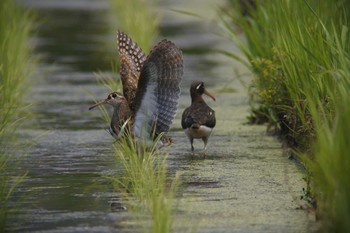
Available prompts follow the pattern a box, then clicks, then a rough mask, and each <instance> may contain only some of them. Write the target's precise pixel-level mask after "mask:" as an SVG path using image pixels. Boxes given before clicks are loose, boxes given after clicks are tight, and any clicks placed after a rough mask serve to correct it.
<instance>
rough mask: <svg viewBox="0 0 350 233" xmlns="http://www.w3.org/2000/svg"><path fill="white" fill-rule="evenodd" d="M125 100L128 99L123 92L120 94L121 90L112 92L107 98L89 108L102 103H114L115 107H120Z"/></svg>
mask: <svg viewBox="0 0 350 233" xmlns="http://www.w3.org/2000/svg"><path fill="white" fill-rule="evenodd" d="M123 101H126V99H125V97H124V96H123V95H122V94H120V93H119V92H112V93H110V94H109V95H108V96H107V98H106V99H104V100H102V101H100V102H98V103H96V104H94V105H92V106H91V107H90V108H89V110H91V109H93V108H95V107H97V106H99V105H102V104H109V105H112V106H113V107H118V106H119V105H120V104H121V103H122V102H123Z"/></svg>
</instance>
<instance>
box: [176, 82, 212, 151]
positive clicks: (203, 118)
mask: <svg viewBox="0 0 350 233" xmlns="http://www.w3.org/2000/svg"><path fill="white" fill-rule="evenodd" d="M190 93H191V106H189V107H188V108H186V109H185V111H184V112H183V114H182V121H181V125H182V128H183V129H184V130H185V133H186V135H187V137H188V138H189V140H190V143H191V150H192V151H193V150H194V147H193V139H194V138H200V139H202V140H203V142H204V150H206V147H207V143H208V139H209V137H210V134H211V132H212V130H213V128H214V127H215V124H216V118H215V111H214V110H213V109H211V108H210V107H209V106H208V105H207V104H206V102H205V101H204V99H203V97H202V95H203V94H205V95H207V96H209V97H211V98H212V99H213V100H214V101H215V97H214V96H213V95H212V94H210V93H209V92H208V91H207V90H206V89H205V86H204V83H203V82H199V81H194V82H193V83H192V85H191V88H190Z"/></svg>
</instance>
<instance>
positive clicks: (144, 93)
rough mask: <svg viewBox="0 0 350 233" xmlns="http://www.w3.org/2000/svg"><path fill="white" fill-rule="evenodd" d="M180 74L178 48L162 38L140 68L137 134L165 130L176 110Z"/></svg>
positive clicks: (136, 105)
mask: <svg viewBox="0 0 350 233" xmlns="http://www.w3.org/2000/svg"><path fill="white" fill-rule="evenodd" d="M182 76H183V58H182V53H181V51H180V50H179V49H178V48H177V47H176V46H175V44H174V43H172V42H171V41H168V40H162V41H161V42H159V43H158V44H157V45H156V46H155V47H154V48H153V50H152V51H151V53H150V55H149V56H148V57H147V59H146V61H145V63H144V66H143V67H142V70H141V76H140V80H139V85H138V90H137V94H136V99H135V107H134V109H135V123H134V133H135V135H136V136H137V137H144V136H147V137H148V136H150V135H152V134H153V132H154V133H155V136H158V135H159V134H160V133H162V132H168V130H169V128H170V126H171V124H172V121H173V119H174V117H175V114H176V111H177V106H178V99H179V96H180V87H179V86H180V82H181V80H182Z"/></svg>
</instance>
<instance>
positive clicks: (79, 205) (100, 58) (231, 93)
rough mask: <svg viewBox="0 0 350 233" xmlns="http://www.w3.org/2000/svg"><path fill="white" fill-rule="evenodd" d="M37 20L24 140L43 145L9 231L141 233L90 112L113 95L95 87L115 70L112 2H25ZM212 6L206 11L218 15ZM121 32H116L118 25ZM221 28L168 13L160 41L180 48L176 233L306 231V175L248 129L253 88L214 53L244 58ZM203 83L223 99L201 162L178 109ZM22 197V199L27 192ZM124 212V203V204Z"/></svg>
mask: <svg viewBox="0 0 350 233" xmlns="http://www.w3.org/2000/svg"><path fill="white" fill-rule="evenodd" d="M24 2H25V5H26V6H28V7H33V8H35V10H36V11H37V12H38V16H39V18H40V20H41V23H40V24H39V25H38V27H39V32H38V34H37V35H36V37H35V39H34V41H35V43H36V48H37V49H36V51H37V53H38V54H39V55H40V56H41V60H40V68H39V72H38V74H37V80H36V83H35V85H34V86H33V88H32V89H31V94H30V102H34V107H33V111H34V118H35V120H34V121H33V122H30V124H27V125H26V128H25V129H24V130H23V131H22V133H21V135H22V136H23V137H24V138H35V137H38V139H36V141H37V143H35V145H34V146H33V148H32V149H31V150H30V152H29V153H28V155H27V156H26V157H25V158H24V159H23V160H22V169H23V170H24V171H27V172H28V175H27V177H26V179H25V182H24V183H23V184H22V186H21V193H22V194H24V195H20V194H19V197H20V198H21V199H20V200H21V201H20V205H19V207H18V209H19V214H18V215H17V216H16V218H15V219H13V221H12V223H11V225H10V226H9V230H13V231H15V232H134V231H136V230H137V229H136V228H135V225H136V224H133V220H132V216H131V214H130V213H128V211H125V210H124V209H123V208H122V204H120V205H119V196H118V193H115V192H113V188H112V186H111V185H110V183H109V179H108V176H110V175H112V174H116V175H117V174H118V172H120V171H118V168H115V167H114V163H113V150H112V148H111V144H112V142H113V139H112V138H111V137H110V135H109V134H108V133H107V132H106V131H105V130H103V128H104V127H105V123H104V122H103V121H102V120H101V119H100V118H99V117H98V114H97V113H93V112H89V111H88V106H89V105H90V104H91V103H92V97H91V96H90V94H89V93H91V94H93V95H94V96H96V97H100V98H103V97H104V96H105V95H106V94H107V93H108V92H109V91H108V90H106V89H105V88H104V87H103V86H101V85H98V84H97V83H96V76H95V74H94V72H97V71H101V72H107V73H108V72H110V63H111V59H112V57H113V56H114V53H116V52H117V51H116V48H115V47H111V48H108V47H107V46H106V44H107V43H106V41H110V40H111V37H113V36H114V35H111V32H110V31H109V26H108V24H109V23H110V22H108V18H107V17H104V16H106V15H107V11H108V3H107V1H93V0H71V1H68V0H65V1H45V0H26V1H24ZM207 2H208V6H204V7H202V9H201V10H200V11H201V12H200V14H202V15H206V16H207V17H209V18H210V17H211V16H212V15H214V14H215V5H213V4H211V3H210V1H207ZM200 3H202V2H198V1H177V2H176V3H173V2H171V1H165V2H164V3H163V5H164V7H165V8H167V9H170V8H175V9H176V8H177V9H187V10H193V11H196V10H198V9H197V7H196V6H197V5H198V4H200ZM116 30H117V28H116ZM216 33H218V29H214V26H213V25H211V24H210V23H205V22H203V20H200V19H198V18H195V17H191V16H185V15H181V14H178V13H175V12H172V11H169V10H167V11H165V14H164V20H163V22H162V24H161V36H162V37H166V38H168V39H170V40H172V41H174V42H175V43H176V44H177V45H178V46H179V47H180V48H181V49H182V50H183V51H184V59H185V76H184V79H183V83H182V96H181V98H180V104H179V112H178V114H177V117H176V120H175V122H174V125H173V130H172V132H171V136H172V137H173V139H174V142H175V143H174V145H173V146H171V147H170V148H167V151H168V152H169V161H168V163H169V170H170V172H173V173H175V172H176V171H180V172H181V173H182V174H183V176H182V181H183V186H182V189H181V193H180V194H179V197H178V200H177V203H178V208H177V211H176V213H175V231H176V232H177V231H178V232H183V231H188V230H191V229H192V230H193V231H194V232H309V229H310V226H311V225H312V221H311V220H310V217H309V216H308V214H307V213H306V211H305V210H303V209H301V208H300V206H302V205H303V203H302V202H301V201H300V200H299V199H300V196H301V195H302V191H301V190H302V188H303V187H304V186H305V183H304V182H303V180H302V178H303V174H302V170H301V169H300V168H299V167H298V166H297V165H296V164H294V163H293V162H291V161H290V160H288V159H287V158H285V157H284V156H283V155H282V151H281V147H280V144H279V143H278V142H277V141H276V140H275V139H273V138H272V137H268V136H267V135H266V133H265V127H264V126H251V125H247V124H246V116H247V115H248V114H249V107H248V97H247V93H246V89H244V88H243V86H242V85H241V84H240V82H239V80H238V79H237V77H235V74H237V73H238V74H240V75H241V77H240V78H243V79H245V78H247V77H248V76H249V75H248V76H247V75H246V74H247V73H248V71H247V70H246V69H245V68H244V67H242V66H241V65H240V64H238V63H234V62H233V61H231V60H228V59H227V58H225V57H223V56H220V55H218V54H214V53H213V52H210V49H212V48H222V49H228V50H230V51H237V49H236V48H234V47H233V45H232V44H231V43H229V42H228V41H227V40H225V39H223V38H222V37H220V36H219V35H217V34H216ZM195 79H198V80H203V81H205V82H206V84H207V85H206V86H207V88H208V90H210V91H211V92H212V93H214V94H215V95H216V97H217V102H213V101H211V100H209V99H208V100H207V101H208V104H209V105H210V106H212V107H213V108H214V109H215V110H216V114H217V119H218V123H217V126H216V128H215V132H214V134H213V136H212V138H211V139H210V142H209V145H208V151H207V153H206V154H205V155H204V154H203V151H202V147H203V145H202V142H201V141H196V142H195V148H196V149H197V150H196V151H195V153H194V154H191V153H190V145H189V142H188V139H187V138H186V137H185V135H184V133H183V132H182V131H181V128H180V117H181V113H182V111H183V109H184V108H185V107H186V106H188V105H189V104H190V97H189V85H190V83H191V82H192V81H193V80H195ZM23 196H24V197H23ZM119 207H120V208H119Z"/></svg>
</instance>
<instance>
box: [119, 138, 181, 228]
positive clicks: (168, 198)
mask: <svg viewBox="0 0 350 233" xmlns="http://www.w3.org/2000/svg"><path fill="white" fill-rule="evenodd" d="M133 140H134V139H133V138H132V137H131V136H130V135H128V136H126V137H124V138H122V139H121V140H120V141H119V142H117V144H116V145H115V149H116V152H117V155H116V157H115V158H116V163H117V165H118V167H121V169H122V171H123V172H122V175H121V177H117V178H115V179H114V181H115V186H116V187H117V188H118V189H121V190H123V191H124V193H125V195H126V198H125V200H127V199H130V200H131V203H129V204H130V205H129V206H130V207H134V208H132V209H133V210H134V211H136V212H138V213H142V215H143V216H145V217H146V219H147V220H150V223H151V226H150V228H149V229H148V228H147V227H145V226H147V225H148V224H147V223H144V224H143V227H144V229H146V231H147V232H153V233H157V232H159V233H162V232H171V230H172V223H173V220H172V212H173V211H172V210H173V208H174V204H175V203H174V198H175V194H176V191H177V188H178V184H179V179H178V177H177V176H175V177H174V178H170V177H168V174H167V164H166V160H167V154H166V153H164V152H163V153H162V152H161V151H159V150H157V149H156V148H155V146H153V147H152V148H147V147H146V146H145V143H142V142H141V141H138V142H137V143H136V142H134V141H133ZM147 229H148V230H147Z"/></svg>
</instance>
